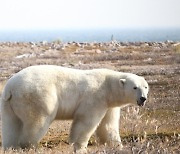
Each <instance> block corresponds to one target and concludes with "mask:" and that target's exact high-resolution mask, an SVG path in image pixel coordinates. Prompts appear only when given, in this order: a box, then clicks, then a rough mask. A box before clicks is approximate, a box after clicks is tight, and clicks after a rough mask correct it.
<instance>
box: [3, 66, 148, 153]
mask: <svg viewBox="0 0 180 154" xmlns="http://www.w3.org/2000/svg"><path fill="white" fill-rule="evenodd" d="M148 91H149V87H148V83H147V82H146V81H145V79H144V78H143V77H140V76H137V75H135V74H131V73H123V72H117V71H113V70H108V69H94V70H78V69H72V68H65V67H60V66H53V65H39V66H30V67H28V68H25V69H23V70H22V71H20V72H18V73H17V74H15V75H14V76H13V77H12V78H10V79H9V81H8V82H7V84H6V86H5V88H4V90H3V93H2V102H1V109H2V112H1V116H2V146H3V148H4V149H7V148H10V147H11V148H18V147H21V148H25V147H30V146H32V145H33V146H35V145H37V143H38V142H39V141H40V140H41V139H42V137H43V136H44V135H45V133H46V132H47V130H48V128H49V126H50V124H51V123H52V121H53V120H55V119H60V120H69V119H72V120H73V123H72V126H71V132H70V139H69V142H70V143H72V144H73V145H74V149H75V151H80V150H85V149H86V147H87V144H88V140H89V138H90V137H91V135H92V134H93V133H94V132H95V131H96V133H97V136H98V138H99V140H100V142H101V143H108V144H113V143H114V144H116V145H117V143H118V144H119V145H121V139H120V135H119V117H120V108H121V107H123V106H126V105H128V104H136V105H139V106H143V105H144V104H145V102H146V99H147V95H148Z"/></svg>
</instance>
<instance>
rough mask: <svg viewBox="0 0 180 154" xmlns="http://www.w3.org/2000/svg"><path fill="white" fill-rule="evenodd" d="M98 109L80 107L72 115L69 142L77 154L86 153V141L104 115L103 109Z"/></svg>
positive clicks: (104, 110)
mask: <svg viewBox="0 0 180 154" xmlns="http://www.w3.org/2000/svg"><path fill="white" fill-rule="evenodd" d="M98 108H99V107H92V106H91V107H90V106H88V107H87V106H84V107H80V108H79V109H78V110H77V112H76V113H75V115H74V120H73V123H72V127H71V133H70V140H69V142H70V143H72V144H73V145H74V151H75V152H77V153H86V147H87V144H88V141H89V139H90V137H91V135H92V134H93V133H94V132H95V130H96V128H97V126H98V124H99V123H100V121H101V120H102V118H103V117H104V115H105V113H106V109H105V108H103V107H101V108H99V110H98Z"/></svg>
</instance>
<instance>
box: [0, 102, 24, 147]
mask: <svg viewBox="0 0 180 154" xmlns="http://www.w3.org/2000/svg"><path fill="white" fill-rule="evenodd" d="M1 121H2V147H3V148H4V150H6V149H8V148H18V146H19V143H18V141H19V136H20V133H21V131H22V122H21V120H20V119H19V118H18V117H17V116H16V115H15V113H14V111H13V110H12V108H11V106H10V104H9V102H2V104H1Z"/></svg>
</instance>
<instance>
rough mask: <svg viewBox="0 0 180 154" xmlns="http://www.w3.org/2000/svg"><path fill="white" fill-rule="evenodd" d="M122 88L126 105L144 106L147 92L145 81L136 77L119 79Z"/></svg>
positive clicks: (147, 87)
mask: <svg viewBox="0 0 180 154" xmlns="http://www.w3.org/2000/svg"><path fill="white" fill-rule="evenodd" d="M120 84H121V86H123V89H124V95H125V100H126V103H129V104H136V105H139V106H144V105H145V102H146V100H147V95H148V92H149V86H148V83H147V82H146V80H145V79H144V78H143V77H141V76H137V75H132V76H129V77H127V78H126V79H120Z"/></svg>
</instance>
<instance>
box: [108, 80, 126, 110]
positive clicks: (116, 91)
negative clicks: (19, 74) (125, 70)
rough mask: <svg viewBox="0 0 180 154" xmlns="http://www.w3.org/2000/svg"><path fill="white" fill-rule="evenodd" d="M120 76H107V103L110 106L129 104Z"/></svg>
mask: <svg viewBox="0 0 180 154" xmlns="http://www.w3.org/2000/svg"><path fill="white" fill-rule="evenodd" d="M119 80H120V76H109V77H107V78H106V84H107V87H108V90H107V95H106V96H107V97H108V98H107V103H108V106H109V107H123V106H126V105H128V102H127V100H126V99H125V94H124V90H123V88H121V87H120V84H119Z"/></svg>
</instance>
